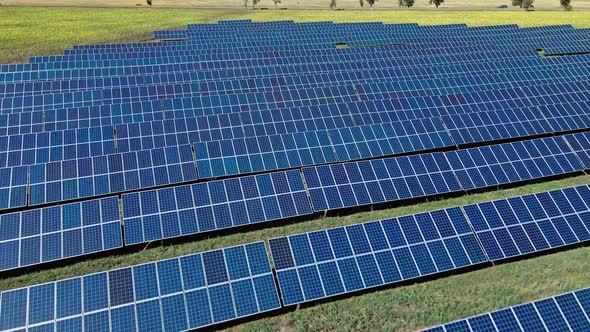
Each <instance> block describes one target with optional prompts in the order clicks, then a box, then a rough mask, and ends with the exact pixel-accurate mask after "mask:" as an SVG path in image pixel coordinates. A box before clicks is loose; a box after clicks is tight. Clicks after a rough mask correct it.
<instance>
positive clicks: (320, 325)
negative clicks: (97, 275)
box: [0, 7, 590, 331]
mask: <svg viewBox="0 0 590 332" xmlns="http://www.w3.org/2000/svg"><path fill="white" fill-rule="evenodd" d="M48 18H49V19H48ZM242 18H252V19H254V20H259V21H262V20H283V19H293V20H296V21H319V20H332V21H337V22H343V21H350V22H353V21H356V22H359V21H383V22H387V23H393V22H418V23H420V24H447V23H467V24H469V25H488V24H508V23H517V24H519V25H521V26H537V25H545V24H565V23H571V24H574V25H575V26H577V27H590V20H588V19H587V13H583V12H571V13H566V12H534V13H525V12H514V11H511V12H458V11H446V12H433V11H428V12H420V11H389V12H378V11H375V12H368V11H367V12H346V11H344V12H336V11H313V12H312V11H286V12H285V11H268V12H264V11H257V12H252V11H248V12H246V11H243V10H150V9H91V10H89V9H81V8H6V7H0V31H2V33H0V62H15V61H25V60H26V59H27V57H28V56H31V55H46V54H56V53H61V52H62V50H63V49H65V48H69V47H71V46H73V45H75V44H82V43H84V44H91V43H112V42H123V41H142V40H149V39H150V38H151V32H152V31H153V30H158V29H177V28H183V27H184V26H185V25H186V24H187V23H197V22H215V21H218V20H222V19H242ZM587 183H590V175H586V176H578V177H573V178H568V179H563V180H558V181H550V182H544V183H540V184H532V185H526V186H522V187H518V188H514V189H510V190H499V191H492V192H487V193H481V194H475V195H468V196H463V197H459V198H453V199H447V200H440V201H432V202H427V203H423V204H417V205H413V206H404V207H397V208H392V209H386V210H378V211H373V212H363V213H356V214H353V215H349V216H343V217H330V218H323V219H315V220H307V221H302V222H298V223H282V224H281V223H275V224H274V227H269V228H263V229H259V230H256V231H252V232H246V233H242V234H232V235H227V236H219V237H214V238H208V239H202V240H199V241H193V242H187V243H182V244H175V245H168V246H157V247H153V248H149V249H147V250H143V251H140V252H135V253H131V254H125V255H113V256H108V257H102V258H97V259H89V260H85V261H80V262H77V263H74V264H70V265H65V266H63V267H56V268H51V269H46V270H43V271H32V272H30V273H28V274H26V275H20V276H13V277H7V278H3V279H0V290H6V289H12V288H17V287H23V286H29V285H33V284H38V283H43V282H48V281H54V280H58V279H63V278H68V277H73V276H79V275H83V274H87V273H93V272H98V271H104V270H108V269H112V268H118V267H124V266H130V265H134V264H140V263H145V262H150V261H153V260H158V259H165V258H170V257H175V256H179V255H184V254H190V253H195V252H201V251H206V250H212V249H216V248H222V247H225V246H230V245H237V244H240V243H247V242H252V241H257V240H264V239H268V238H271V237H277V236H284V235H289V234H294V233H299V232H305V231H312V230H318V229H322V228H327V227H335V226H342V225H349V224H353V223H359V222H364V221H369V220H376V219H383V218H388V217H392V216H399V215H406V214H411V213H417V212H423V211H429V210H434V209H440V208H445V207H450V206H457V205H463V204H469V203H475V202H481V201H486V200H491V199H497V198H503V197H510V196H516V195H523V194H528V193H533V192H540V191H545V190H551V189H557V188H562V187H567V186H573V185H579V184H587ZM588 275H590V249H589V248H578V249H575V250H569V251H564V252H559V253H555V254H551V255H546V256H542V257H537V258H533V259H528V260H524V261H519V262H514V263H509V264H503V265H499V266H494V267H491V268H486V269H483V270H478V271H473V272H468V273H463V274H459V275H455V276H451V277H446V278H441V279H438V280H433V281H428V282H422V283H418V284H413V285H409V286H404V287H391V288H388V289H384V290H380V291H376V292H372V293H368V294H363V295H358V296H352V297H350V298H347V299H344V300H339V301H334V302H325V303H321V304H318V305H314V306H309V307H306V308H303V309H300V310H296V311H290V312H287V313H282V314H280V315H275V316H271V317H269V318H263V319H259V320H254V321H251V322H248V323H245V324H242V325H239V326H236V327H233V328H230V329H232V330H245V331H275V330H287V331H290V330H298V331H309V330H314V331H335V330H338V331H354V330H376V331H394V330H395V331H398V330H401V331H405V330H414V329H417V328H421V327H426V326H430V325H434V324H440V323H443V322H446V321H450V320H454V319H458V318H462V317H466V316H470V315H475V314H478V313H481V312H484V311H489V310H493V309H498V308H501V307H505V306H509V305H514V304H518V303H522V302H527V301H531V300H534V299H538V298H542V297H545V296H550V295H554V294H558V293H562V292H566V291H571V290H575V289H579V288H582V287H588V286H590V285H589V284H588V278H587V276H588Z"/></svg>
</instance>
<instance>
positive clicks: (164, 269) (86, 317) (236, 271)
mask: <svg viewBox="0 0 590 332" xmlns="http://www.w3.org/2000/svg"><path fill="white" fill-rule="evenodd" d="M279 307H280V302H279V297H278V293H277V289H276V286H275V283H274V278H273V275H272V271H271V268H270V264H269V259H268V255H267V252H266V247H265V244H264V242H256V243H250V244H245V245H240V246H235V247H228V248H223V249H219V250H214V251H208V252H203V253H198V254H193V255H189V256H182V257H177V258H172V259H167V260H162V261H157V262H153V263H148V264H142V265H135V266H132V267H126V268H122V269H117V270H111V271H107V272H101V273H97V274H90V275H85V276H82V277H77V278H73V279H66V280H61V281H57V282H51V283H47V284H42V285H36V286H31V287H27V288H20V289H15V290H8V291H3V292H2V295H1V307H0V329H2V330H12V329H15V330H16V329H25V328H28V330H34V331H47V330H51V331H53V330H55V329H56V330H58V331H64V330H73V331H80V330H82V327H84V330H86V331H97V330H104V331H117V332H119V331H120V332H128V331H135V330H139V331H186V330H191V329H196V328H203V327H206V326H210V325H213V324H218V323H221V322H226V321H230V320H234V319H238V318H242V317H246V316H250V315H254V314H258V313H262V312H266V311H270V310H274V309H278V308H279Z"/></svg>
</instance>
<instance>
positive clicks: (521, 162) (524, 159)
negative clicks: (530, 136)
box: [446, 136, 584, 190]
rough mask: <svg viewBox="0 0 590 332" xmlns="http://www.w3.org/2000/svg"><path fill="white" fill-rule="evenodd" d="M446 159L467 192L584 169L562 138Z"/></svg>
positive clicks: (479, 149) (500, 146)
mask: <svg viewBox="0 0 590 332" xmlns="http://www.w3.org/2000/svg"><path fill="white" fill-rule="evenodd" d="M446 157H447V158H448V160H449V162H450V164H451V166H452V169H453V170H454V172H455V174H456V175H457V179H458V180H459V182H460V183H461V186H462V187H463V188H465V189H466V190H469V189H476V188H485V187H489V186H496V185H501V184H506V183H514V182H518V181H525V180H531V179H536V178H541V177H547V176H554V175H560V174H566V173H572V172H579V171H582V170H583V169H584V167H583V166H582V164H581V163H580V161H579V159H578V158H577V156H576V155H575V154H574V153H573V152H572V150H571V149H570V148H569V146H568V145H567V143H566V142H565V141H564V140H563V137H559V136H558V137H549V138H542V139H536V140H528V141H522V142H514V143H506V144H498V145H492V146H484V147H477V148H472V149H465V150H458V151H452V152H447V153H446Z"/></svg>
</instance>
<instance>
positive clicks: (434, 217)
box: [269, 208, 487, 306]
mask: <svg viewBox="0 0 590 332" xmlns="http://www.w3.org/2000/svg"><path fill="white" fill-rule="evenodd" d="M269 244H270V249H271V254H272V257H273V261H274V266H275V270H276V271H277V278H278V282H279V288H280V290H281V297H282V301H283V304H284V305H285V306H288V305H293V304H297V303H302V302H308V301H313V300H317V299H321V298H325V297H330V296H335V295H338V294H343V293H350V292H354V291H358V290H361V289H367V288H372V287H377V286H381V285H385V284H393V283H397V282H400V281H403V280H409V279H414V278H418V277H421V276H426V275H431V274H436V273H440V272H443V271H449V270H453V269H458V268H461V267H465V266H470V265H475V264H479V263H482V262H485V261H487V258H486V257H485V255H484V253H483V251H482V249H481V248H480V246H479V243H478V240H477V239H476V237H475V235H474V234H473V232H472V231H471V228H470V226H469V223H468V222H467V220H466V219H465V216H464V215H463V213H462V211H461V209H459V208H451V209H446V210H437V211H432V212H427V213H421V214H416V215H409V216H404V217H399V218H392V219H386V220H381V221H373V222H368V223H363V224H357V225H352V226H346V227H339V228H331V229H326V230H320V231H316V232H309V233H301V234H297V235H291V236H288V237H281V238H274V239H270V240H269Z"/></svg>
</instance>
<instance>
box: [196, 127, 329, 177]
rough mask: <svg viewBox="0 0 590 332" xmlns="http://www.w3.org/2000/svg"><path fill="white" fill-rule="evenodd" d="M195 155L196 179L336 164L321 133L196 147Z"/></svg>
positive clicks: (327, 137)
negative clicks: (197, 176)
mask: <svg viewBox="0 0 590 332" xmlns="http://www.w3.org/2000/svg"><path fill="white" fill-rule="evenodd" d="M195 154H196V158H197V170H198V172H199V177H200V178H208V177H220V176H227V175H236V174H246V173H257V172H262V171H274V170H279V169H287V168H294V167H300V166H307V165H317V164H324V163H330V162H335V161H337V160H336V156H335V155H334V150H333V148H332V144H331V142H330V138H329V136H328V134H327V133H326V132H324V131H319V132H307V133H296V134H284V135H275V136H262V137H248V138H244V139H234V140H225V141H224V140H221V141H211V142H207V143H196V144H195Z"/></svg>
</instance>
